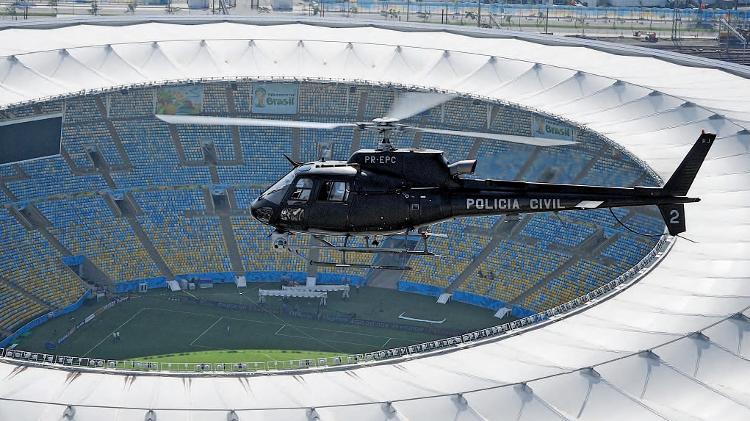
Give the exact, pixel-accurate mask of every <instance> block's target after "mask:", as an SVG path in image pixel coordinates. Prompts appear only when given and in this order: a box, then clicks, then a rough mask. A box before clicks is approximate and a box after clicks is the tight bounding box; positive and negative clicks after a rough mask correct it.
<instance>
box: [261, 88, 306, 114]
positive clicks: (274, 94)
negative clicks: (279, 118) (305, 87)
mask: <svg viewBox="0 0 750 421" xmlns="http://www.w3.org/2000/svg"><path fill="white" fill-rule="evenodd" d="M298 88H299V85H298V84H296V83H254V84H253V92H252V108H251V111H252V112H253V113H256V114H297V98H298V90H299V89H298Z"/></svg>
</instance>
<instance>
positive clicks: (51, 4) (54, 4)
mask: <svg viewBox="0 0 750 421" xmlns="http://www.w3.org/2000/svg"><path fill="white" fill-rule="evenodd" d="M57 4H58V0H49V1H48V2H47V6H49V7H51V8H53V9H55V14H57Z"/></svg>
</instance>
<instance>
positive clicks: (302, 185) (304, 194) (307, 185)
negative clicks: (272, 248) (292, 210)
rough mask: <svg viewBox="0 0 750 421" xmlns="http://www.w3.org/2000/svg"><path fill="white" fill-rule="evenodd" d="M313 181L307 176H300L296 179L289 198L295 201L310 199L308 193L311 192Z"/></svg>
mask: <svg viewBox="0 0 750 421" xmlns="http://www.w3.org/2000/svg"><path fill="white" fill-rule="evenodd" d="M312 188H313V181H312V180H311V179H309V178H300V179H299V180H297V184H296V185H295V186H294V192H292V195H291V196H290V197H289V200H293V201H296V202H307V201H308V200H310V193H312Z"/></svg>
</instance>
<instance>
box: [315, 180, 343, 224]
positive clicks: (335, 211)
mask: <svg viewBox="0 0 750 421" xmlns="http://www.w3.org/2000/svg"><path fill="white" fill-rule="evenodd" d="M319 183H320V187H319V188H318V195H317V198H316V200H315V203H313V204H312V206H310V219H309V220H308V221H309V222H310V224H311V225H314V226H315V227H318V228H321V229H328V230H335V231H345V230H347V229H348V227H349V203H348V200H349V183H348V182H346V181H342V180H320V181H319Z"/></svg>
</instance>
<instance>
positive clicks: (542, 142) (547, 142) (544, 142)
mask: <svg viewBox="0 0 750 421" xmlns="http://www.w3.org/2000/svg"><path fill="white" fill-rule="evenodd" d="M408 130H416V131H419V132H423V133H435V134H444V135H449V136H464V137H479V138H482V139H491V140H501V141H503V142H511V143H522V144H524V145H533V146H564V145H575V144H576V143H577V142H574V141H572V140H560V139H546V138H543V137H530V136H515V135H510V134H498V133H484V132H464V131H459V130H443V129H430V128H426V127H409V128H408Z"/></svg>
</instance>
